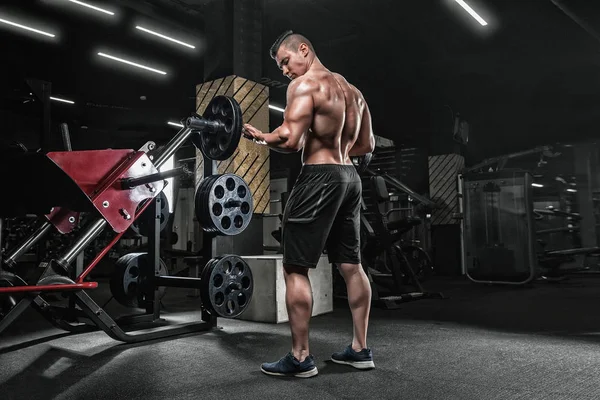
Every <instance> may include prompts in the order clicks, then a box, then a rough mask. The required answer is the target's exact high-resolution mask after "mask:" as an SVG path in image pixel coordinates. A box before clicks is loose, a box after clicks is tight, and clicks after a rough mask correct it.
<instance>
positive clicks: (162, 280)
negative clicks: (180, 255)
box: [156, 276, 202, 289]
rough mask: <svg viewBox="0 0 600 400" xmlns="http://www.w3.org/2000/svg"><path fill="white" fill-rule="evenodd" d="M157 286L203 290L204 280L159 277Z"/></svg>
mask: <svg viewBox="0 0 600 400" xmlns="http://www.w3.org/2000/svg"><path fill="white" fill-rule="evenodd" d="M156 286H164V287H176V288H187V289H202V279H200V278H191V277H183V276H157V277H156Z"/></svg>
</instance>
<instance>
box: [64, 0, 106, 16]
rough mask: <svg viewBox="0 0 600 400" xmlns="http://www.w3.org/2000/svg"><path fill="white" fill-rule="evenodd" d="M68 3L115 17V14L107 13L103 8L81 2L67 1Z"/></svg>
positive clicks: (75, 0)
mask: <svg viewBox="0 0 600 400" xmlns="http://www.w3.org/2000/svg"><path fill="white" fill-rule="evenodd" d="M68 1H70V2H71V3H75V4H79V5H80V6H84V7H87V8H91V9H92V10H96V11H100V12H103V13H105V14H108V15H115V13H114V12H112V11H108V10H105V9H103V8H100V7H96V6H93V5H91V4H87V3H84V2H83V1H77V0H68Z"/></svg>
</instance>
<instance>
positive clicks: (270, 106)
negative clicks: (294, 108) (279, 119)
mask: <svg viewBox="0 0 600 400" xmlns="http://www.w3.org/2000/svg"><path fill="white" fill-rule="evenodd" d="M269 108H270V109H271V110H275V111H280V112H284V111H285V110H284V109H283V108H281V107H276V106H272V105H270V104H269Z"/></svg>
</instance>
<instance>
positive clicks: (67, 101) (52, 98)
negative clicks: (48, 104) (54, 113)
mask: <svg viewBox="0 0 600 400" xmlns="http://www.w3.org/2000/svg"><path fill="white" fill-rule="evenodd" d="M50 100H54V101H60V102H61V103H69V104H75V102H74V101H72V100H66V99H61V98H58V97H52V96H50Z"/></svg>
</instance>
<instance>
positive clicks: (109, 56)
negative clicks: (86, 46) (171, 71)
mask: <svg viewBox="0 0 600 400" xmlns="http://www.w3.org/2000/svg"><path fill="white" fill-rule="evenodd" d="M98 55H99V56H102V57H106V58H110V59H111V60H115V61H119V62H122V63H124V64H129V65H133V66H134V67H138V68H142V69H147V70H148V71H152V72H156V73H157V74H161V75H166V74H167V73H166V72H165V71H161V70H158V69H154V68H150V67H146V66H145V65H142V64H138V63H134V62H132V61H127V60H124V59H122V58H119V57H115V56H111V55H109V54H105V53H98Z"/></svg>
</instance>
